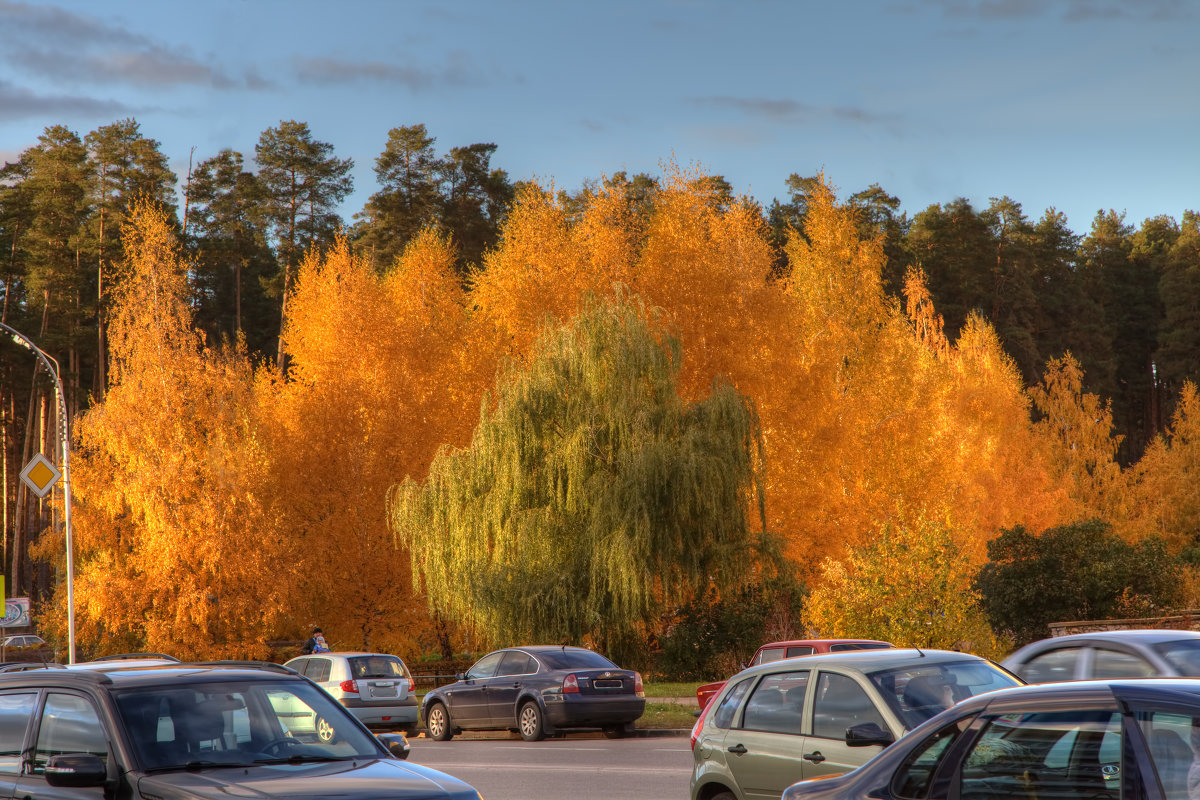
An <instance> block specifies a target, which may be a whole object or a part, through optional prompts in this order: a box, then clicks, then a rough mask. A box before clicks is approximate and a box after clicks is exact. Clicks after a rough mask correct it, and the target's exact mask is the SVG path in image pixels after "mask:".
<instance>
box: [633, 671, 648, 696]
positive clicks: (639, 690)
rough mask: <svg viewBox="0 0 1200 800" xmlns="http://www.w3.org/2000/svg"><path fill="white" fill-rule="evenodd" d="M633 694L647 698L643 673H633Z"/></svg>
mask: <svg viewBox="0 0 1200 800" xmlns="http://www.w3.org/2000/svg"><path fill="white" fill-rule="evenodd" d="M633 693H634V694H636V695H637V696H638V697H645V696H646V686H645V684H643V683H642V673H640V672H635V673H633Z"/></svg>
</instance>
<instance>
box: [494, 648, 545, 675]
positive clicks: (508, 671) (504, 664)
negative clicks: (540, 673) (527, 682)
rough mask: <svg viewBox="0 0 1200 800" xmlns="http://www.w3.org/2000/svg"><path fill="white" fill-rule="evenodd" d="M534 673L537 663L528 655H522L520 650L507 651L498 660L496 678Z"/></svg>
mask: <svg viewBox="0 0 1200 800" xmlns="http://www.w3.org/2000/svg"><path fill="white" fill-rule="evenodd" d="M534 672H537V662H536V661H534V660H533V658H532V657H531V656H530V655H529V654H527V653H522V652H521V651H520V650H509V651H508V652H507V653H505V654H504V658H502V659H500V666H499V667H498V668H497V669H496V676H497V677H499V676H501V675H529V674H531V673H534Z"/></svg>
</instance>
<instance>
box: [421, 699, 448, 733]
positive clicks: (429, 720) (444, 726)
mask: <svg viewBox="0 0 1200 800" xmlns="http://www.w3.org/2000/svg"><path fill="white" fill-rule="evenodd" d="M425 730H426V731H427V732H428V733H429V738H430V739H434V740H435V741H439V742H448V741H450V739H451V737H453V736H454V730H453V729H452V728H451V727H450V715H449V714H448V713H447V712H446V707H445V706H444V705H442V704H441V703H434V704H433V705H431V706H430V707H429V710H428V711H426V712H425Z"/></svg>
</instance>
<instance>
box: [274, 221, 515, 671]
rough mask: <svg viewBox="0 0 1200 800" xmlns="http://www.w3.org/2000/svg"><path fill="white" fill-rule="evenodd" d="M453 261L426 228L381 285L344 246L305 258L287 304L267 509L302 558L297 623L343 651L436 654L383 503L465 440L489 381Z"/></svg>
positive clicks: (296, 572) (295, 569)
mask: <svg viewBox="0 0 1200 800" xmlns="http://www.w3.org/2000/svg"><path fill="white" fill-rule="evenodd" d="M453 264H454V250H453V248H452V246H451V245H450V243H449V241H448V240H446V239H445V237H443V236H441V235H439V234H436V233H434V232H432V231H428V230H427V231H425V232H423V233H421V234H420V235H419V236H418V237H416V239H414V241H413V242H411V243H410V244H409V246H408V248H407V249H406V250H405V252H404V254H403V255H402V257H401V258H400V259H399V260H398V262H397V263H396V264H395V265H394V266H393V267H392V269H391V270H389V271H388V273H387V274H385V275H379V274H378V273H377V272H375V270H374V269H373V268H372V266H371V264H370V262H369V260H368V259H366V258H363V257H361V256H359V255H356V254H354V253H352V252H351V250H350V248H349V246H348V244H347V243H346V242H345V241H344V240H342V241H339V242H337V244H336V245H335V246H334V247H333V248H332V249H331V250H330V251H329V252H328V253H326V254H323V255H320V254H315V253H313V254H310V255H309V256H308V258H307V259H306V260H305V262H304V263H303V264H302V265H301V267H300V269H299V272H298V275H297V282H296V287H295V290H294V292H293V294H292V295H291V296H290V297H289V300H288V319H287V324H286V327H285V329H284V332H283V336H284V340H285V350H286V353H287V357H288V362H289V369H288V376H287V380H285V381H281V380H279V379H278V378H277V377H276V376H274V375H272V374H271V373H270V372H269V371H266V372H263V373H262V375H261V376H260V382H259V385H258V407H259V414H260V415H261V417H262V419H263V431H264V432H263V440H264V442H265V443H266V444H267V445H268V447H269V450H270V452H271V454H272V475H273V476H274V478H275V482H274V483H273V485H272V486H271V487H270V492H269V504H270V507H271V508H272V509H273V512H274V513H275V514H277V515H278V517H279V519H280V524H281V525H282V527H283V529H284V530H286V531H288V532H289V536H290V537H291V539H292V540H293V543H294V545H295V548H296V552H297V559H296V561H295V562H294V565H289V566H290V572H292V574H293V576H294V578H295V579H296V580H297V581H299V582H300V585H301V591H300V594H299V597H298V599H297V602H296V605H295V607H294V622H295V624H296V625H298V626H300V627H301V628H304V627H308V626H310V625H311V624H313V623H316V624H320V625H321V626H322V627H323V628H324V630H325V633H326V636H327V638H329V639H330V640H331V641H332V642H333V643H334V644H335V645H337V646H342V647H354V648H383V647H388V648H392V649H396V650H399V651H411V650H414V649H424V648H430V647H432V646H433V645H434V639H435V638H436V634H435V633H434V632H433V631H432V630H431V628H430V619H429V617H428V616H427V615H426V614H424V613H423V608H424V605H425V604H424V603H423V602H422V601H421V600H420V599H419V598H416V597H414V595H413V592H412V584H411V576H410V572H409V554H408V552H407V551H405V550H397V549H395V548H394V547H393V545H392V539H391V535H390V533H389V532H388V528H387V522H386V519H385V513H384V511H385V510H384V497H385V493H386V490H387V488H388V487H389V486H390V485H391V484H392V483H393V482H394V481H395V480H396V478H397V476H408V475H411V476H416V477H423V476H424V475H425V473H426V471H427V470H428V467H429V463H430V461H431V459H432V457H433V454H434V452H435V451H436V449H437V448H438V447H439V446H440V445H441V444H443V443H444V442H464V441H466V440H467V439H468V438H469V436H470V429H471V423H472V420H473V419H474V417H475V416H477V414H478V399H477V398H478V395H479V393H480V392H481V391H482V387H481V385H480V384H481V383H482V382H483V380H484V379H483V378H482V377H481V376H482V375H484V374H487V375H488V376H489V377H490V375H491V368H490V367H488V366H486V365H487V363H488V362H487V353H488V350H487V348H480V347H479V346H477V345H476V344H475V343H474V342H473V341H472V340H471V338H470V336H471V329H469V328H468V326H467V323H466V317H465V314H466V305H465V298H464V295H463V291H462V288H461V286H460V285H459V283H458V280H457V278H456V277H455V274H454V271H453Z"/></svg>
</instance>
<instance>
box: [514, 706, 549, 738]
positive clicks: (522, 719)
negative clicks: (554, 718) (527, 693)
mask: <svg viewBox="0 0 1200 800" xmlns="http://www.w3.org/2000/svg"><path fill="white" fill-rule="evenodd" d="M517 732H518V733H520V734H521V738H522V739H524V740H525V741H527V742H540V741H541V740H542V739H544V738H546V732H545V731H544V730H542V709H541V708H539V707H538V704H537V703H536V702H534V701H533V700H529V701H527V702H525V703H524V704H523V705H522V706H521V710H520V711H518V712H517Z"/></svg>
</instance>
